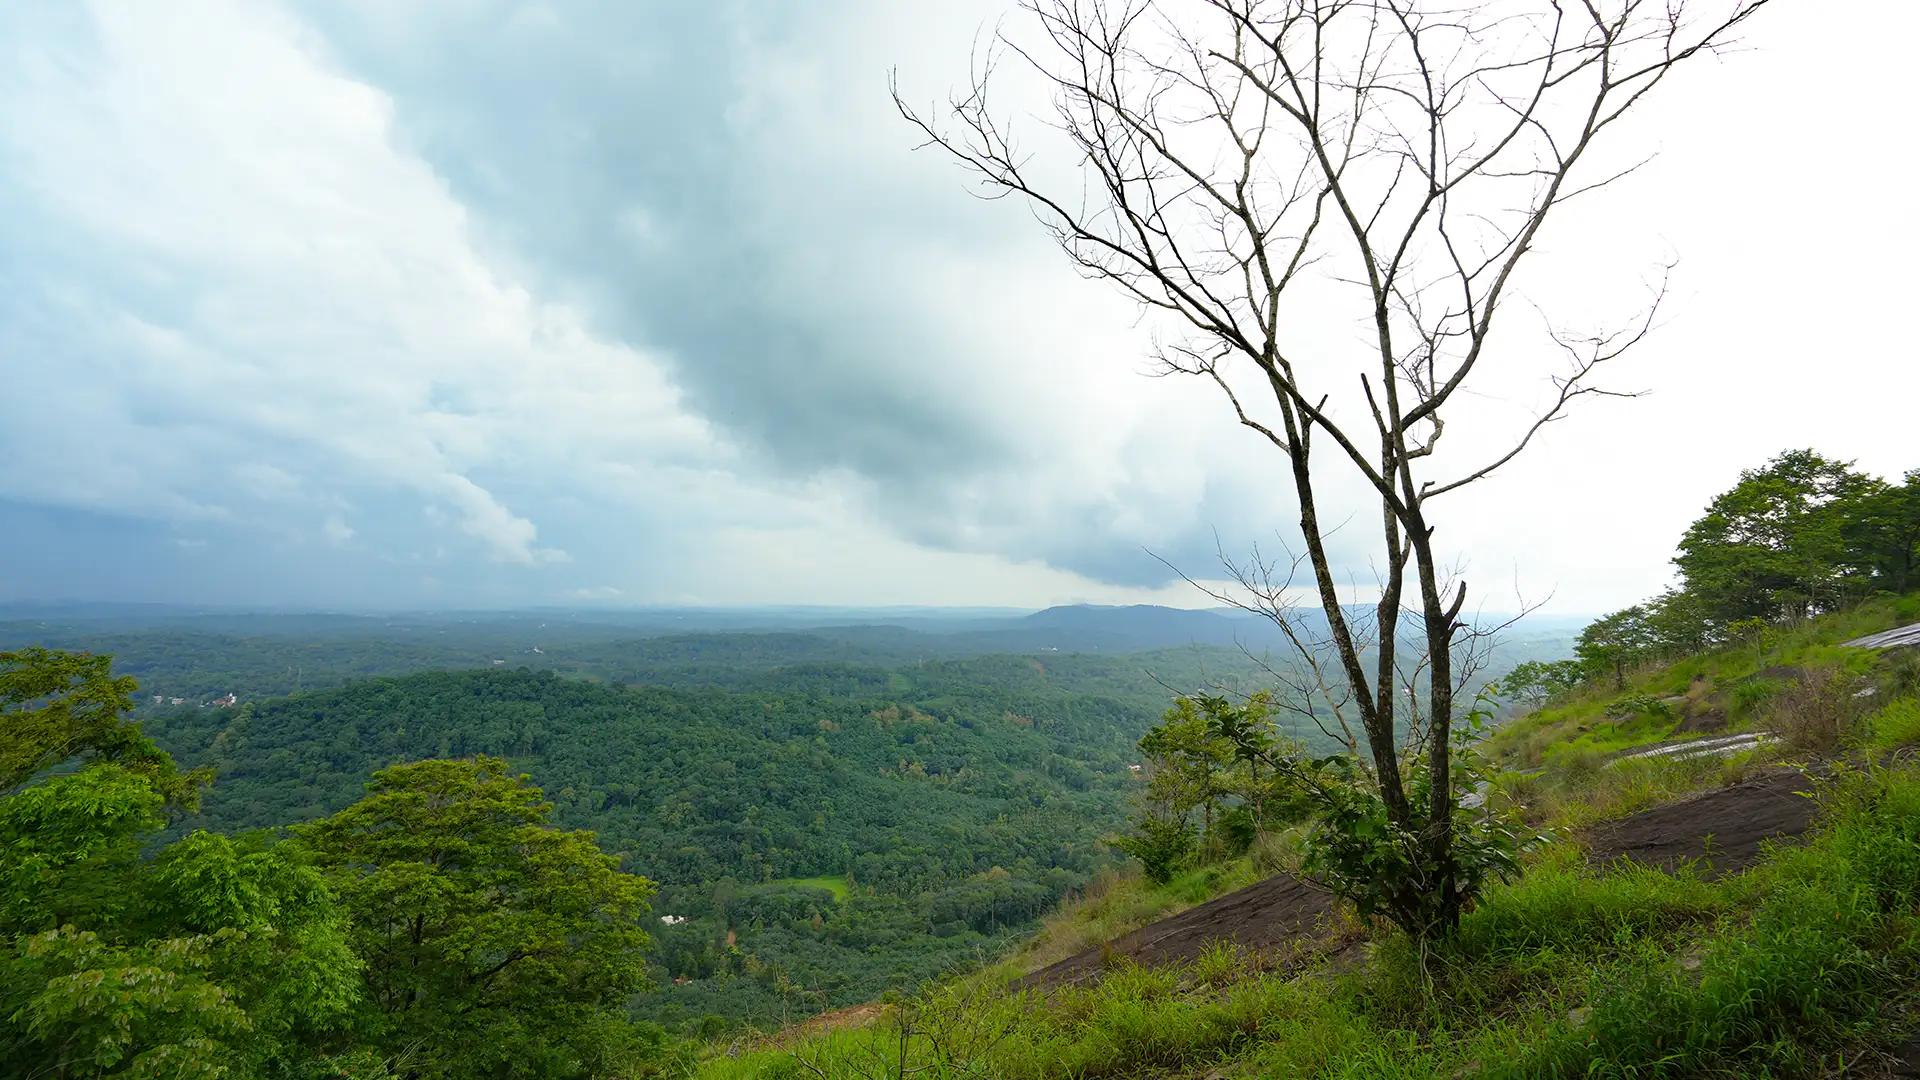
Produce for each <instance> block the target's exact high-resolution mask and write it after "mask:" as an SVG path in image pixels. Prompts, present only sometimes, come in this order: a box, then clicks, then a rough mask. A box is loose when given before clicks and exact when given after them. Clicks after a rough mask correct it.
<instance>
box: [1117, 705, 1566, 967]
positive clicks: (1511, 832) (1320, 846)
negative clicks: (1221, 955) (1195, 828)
mask: <svg viewBox="0 0 1920 1080" xmlns="http://www.w3.org/2000/svg"><path fill="white" fill-rule="evenodd" d="M1482 704H1483V705H1484V702H1482ZM1272 716H1273V705H1272V702H1271V700H1270V699H1269V698H1268V697H1267V696H1266V695H1264V694H1255V695H1252V696H1251V697H1249V699H1248V700H1246V701H1244V702H1233V701H1229V700H1227V699H1225V698H1221V697H1217V696H1208V695H1198V696H1193V697H1187V698H1182V699H1181V700H1180V701H1179V702H1178V703H1176V705H1175V706H1174V708H1173V709H1171V710H1169V711H1168V713H1167V716H1166V719H1165V721H1163V723H1162V725H1161V726H1160V727H1158V728H1155V729H1154V732H1153V733H1150V734H1149V735H1148V737H1147V738H1146V739H1143V740H1142V741H1141V745H1142V747H1143V748H1146V747H1147V746H1148V745H1149V744H1150V743H1151V745H1153V746H1155V747H1161V748H1177V752H1178V753H1180V754H1182V755H1185V756H1200V757H1202V758H1203V760H1205V761H1212V760H1215V759H1216V758H1219V757H1224V758H1225V759H1227V760H1228V761H1230V762H1231V763H1232V764H1233V766H1234V767H1235V768H1238V769H1243V770H1244V772H1242V773H1240V774H1239V775H1238V776H1237V777H1235V779H1234V781H1232V782H1230V783H1229V785H1228V787H1229V788H1230V790H1233V791H1234V792H1235V793H1236V795H1238V796H1239V798H1240V800H1241V801H1240V803H1239V805H1238V806H1236V807H1235V809H1236V810H1242V811H1244V812H1246V813H1247V814H1248V816H1249V819H1250V821H1251V823H1252V826H1253V829H1255V830H1257V829H1259V828H1262V827H1267V826H1269V825H1273V824H1280V823H1292V822H1296V821H1299V820H1301V819H1303V818H1308V819H1311V821H1312V828H1311V831H1310V832H1309V833H1308V836H1307V855H1306V859H1305V861H1304V869H1305V870H1306V872H1307V873H1308V874H1309V875H1310V876H1312V877H1315V878H1317V879H1318V880H1320V881H1321V882H1322V883H1324V884H1325V885H1327V886H1328V887H1329V888H1331V889H1332V890H1333V891H1334V892H1336V893H1338V894H1339V895H1341V896H1343V897H1345V898H1347V899H1348V900H1350V901H1351V902H1352V903H1353V904H1354V905H1355V906H1356V907H1357V908H1358V909H1359V910H1360V912H1361V913H1362V914H1366V915H1383V916H1386V917H1389V918H1391V919H1393V920H1394V921H1395V922H1396V923H1397V924H1399V925H1400V926H1402V927H1405V928H1408V929H1409V930H1419V931H1427V932H1432V931H1435V930H1437V929H1438V928H1439V926H1440V925H1441V923H1442V921H1443V920H1444V918H1445V910H1446V908H1447V906H1448V901H1449V900H1452V901H1453V902H1454V903H1460V902H1464V901H1466V900H1469V899H1471V898H1472V897H1473V896H1475V895H1477V894H1478V893H1479V891H1480V889H1481V888H1482V887H1484V885H1485V884H1486V882H1487V881H1488V880H1490V879H1492V878H1505V877H1510V876H1512V875H1513V874H1515V873H1517V872H1518V868H1519V861H1518V860H1519V855H1520V852H1521V850H1522V849H1523V848H1524V847H1525V846H1526V845H1527V844H1529V843H1531V842H1533V840H1534V839H1535V838H1534V837H1531V836H1529V835H1527V834H1526V833H1525V832H1524V831H1523V830H1522V829H1521V828H1520V826H1519V823H1518V821H1517V820H1516V819H1514V818H1513V817H1511V816H1508V815H1503V814H1499V813H1495V812H1493V811H1492V810H1490V809H1487V808H1485V807H1482V808H1480V809H1478V810H1476V811H1474V812H1472V813H1463V814H1461V815H1460V816H1459V817H1458V818H1457V820H1456V823H1455V825H1456V828H1457V829H1458V836H1457V852H1458V854H1457V856H1456V857H1457V859H1458V866H1457V874H1456V875H1455V877H1454V878H1453V881H1454V888H1455V889H1457V890H1458V892H1457V894H1456V895H1455V896H1454V897H1451V898H1448V897H1444V896H1441V895H1439V894H1438V892H1437V890H1436V888H1435V882H1433V881H1432V880H1430V879H1429V878H1427V877H1426V876H1425V872H1424V871H1423V870H1422V867H1423V866H1425V865H1426V864H1425V861H1424V855H1423V848H1422V846H1421V836H1420V832H1419V829H1418V828H1417V827H1416V828H1412V829H1408V828H1402V827H1401V826H1399V825H1396V824H1395V823H1394V820H1393V818H1392V817H1391V815H1389V814H1388V813H1387V807H1386V803H1385V800H1384V799H1383V798H1382V797H1381V795H1380V786H1379V784H1378V783H1377V782H1375V780H1374V779H1373V778H1372V777H1370V776H1367V775H1366V773H1365V771H1364V770H1365V764H1364V762H1363V761H1362V760H1361V759H1359V758H1357V757H1355V756H1353V755H1352V754H1345V753H1340V754H1333V755H1329V756H1326V757H1318V758H1316V757H1312V756H1310V755H1309V754H1308V753H1307V752H1306V750H1305V748H1304V747H1302V746H1301V745H1300V744H1299V743H1298V742H1295V741H1293V740H1290V739H1284V738H1280V737H1277V736H1276V734H1275V732H1274V730H1273V719H1272ZM1488 717H1489V713H1488V712H1487V711H1486V709H1485V708H1476V709H1475V710H1474V711H1473V712H1472V713H1470V714H1469V715H1468V716H1467V717H1465V718H1463V720H1462V721H1461V722H1460V723H1458V724H1457V725H1456V726H1455V728H1454V731H1453V736H1452V737H1453V738H1454V740H1455V745H1454V747H1453V753H1452V755H1451V760H1452V762H1453V765H1452V767H1453V769H1454V770H1455V773H1454V777H1453V781H1454V783H1455V785H1456V786H1459V787H1461V789H1462V790H1471V789H1472V788H1474V787H1475V786H1477V785H1478V784H1480V783H1481V782H1482V780H1484V778H1485V772H1486V769H1485V767H1484V763H1483V762H1482V760H1481V758H1480V756H1479V754H1478V753H1477V751H1476V750H1475V746H1474V744H1475V741H1476V740H1477V739H1478V738H1479V737H1480V736H1481V735H1482V734H1484V732H1485V730H1486V724H1487V721H1488ZM1425 762H1426V759H1425V758H1424V757H1422V756H1419V755H1411V756H1409V757H1408V758H1407V759H1406V761H1405V768H1406V775H1405V776H1404V777H1403V778H1402V779H1403V780H1404V781H1405V782H1406V784H1407V788H1408V790H1409V791H1413V792H1416V793H1417V794H1419V795H1425V794H1427V793H1428V792H1429V791H1430V790H1431V787H1430V785H1431V780H1430V778H1429V777H1428V775H1427V773H1426V766H1425ZM1189 767H1190V768H1195V767H1196V766H1189ZM1204 790H1206V789H1203V788H1197V787H1194V786H1185V785H1179V786H1173V787H1171V788H1170V789H1169V795H1173V796H1177V797H1174V798H1169V797H1168V796H1167V795H1163V796H1161V797H1159V798H1155V797H1154V796H1153V794H1152V789H1151V787H1150V788H1149V795H1148V798H1147V800H1146V808H1145V813H1144V814H1143V816H1142V817H1141V818H1140V820H1139V821H1138V822H1136V825H1135V830H1134V832H1133V833H1132V835H1130V836H1129V837H1126V838H1124V839H1123V840H1122V844H1123V846H1124V847H1125V848H1126V849H1127V850H1128V852H1129V853H1130V854H1132V855H1134V856H1135V857H1137V858H1138V859H1140V861H1141V863H1142V866H1143V867H1144V868H1145V870H1146V872H1147V873H1148V875H1149V876H1151V877H1154V878H1155V879H1156V880H1162V881H1164V880H1166V879H1167V878H1168V877H1170V876H1171V874H1172V872H1173V871H1174V870H1177V869H1179V867H1180V866H1181V865H1183V862H1182V860H1183V859H1184V858H1185V857H1189V853H1190V852H1191V849H1192V838H1191V830H1192V825H1191V824H1190V823H1189V821H1188V820H1187V819H1186V818H1184V817H1182V816H1179V814H1178V813H1177V812H1176V811H1175V808H1177V807H1179V806H1181V805H1188V810H1189V812H1190V811H1191V806H1192V805H1198V803H1197V802H1194V801H1193V800H1195V799H1196V798H1197V797H1198V796H1199V795H1200V794H1201V793H1202V792H1204ZM1415 805H1424V802H1418V801H1417V802H1416V804H1415ZM1183 842H1184V844H1185V845H1186V846H1185V847H1183V846H1182V845H1183Z"/></svg>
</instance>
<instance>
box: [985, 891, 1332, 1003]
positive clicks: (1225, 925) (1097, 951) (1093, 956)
mask: <svg viewBox="0 0 1920 1080" xmlns="http://www.w3.org/2000/svg"><path fill="white" fill-rule="evenodd" d="M1333 914H1334V909H1333V894H1332V893H1330V892H1328V891H1327V890H1325V889H1323V888H1321V887H1320V886H1318V885H1314V884H1311V883H1309V882H1305V881H1301V880H1300V879H1299V878H1296V877H1293V876H1291V875H1288V874H1280V875H1278V876H1275V877H1270V878H1268V879H1267V880H1265V881H1262V882H1260V883H1259V884H1257V885H1249V886H1247V887H1246V888H1244V889H1241V890H1239V891H1237V892H1230V893H1228V894H1227V895H1225V896H1222V897H1219V898H1217V899H1214V900H1209V901H1207V902H1206V903H1204V904H1201V905H1199V906H1198V907H1192V908H1188V909H1187V910H1185V911H1183V912H1181V913H1179V914H1178V915H1173V916H1170V917H1168V918H1165V919H1161V920H1160V921H1159V922H1156V923H1151V924H1149V925H1147V926H1143V927H1141V928H1140V929H1138V930H1135V931H1133V932H1132V933H1130V934H1126V935H1124V936H1122V937H1119V938H1116V939H1114V940H1113V941H1110V942H1108V943H1107V944H1105V945H1101V946H1096V947H1095V948H1091V949H1088V950H1086V951H1085V952H1081V953H1077V954H1075V955H1073V956H1069V957H1067V958H1066V959H1065V960H1062V961H1060V962H1058V963H1056V964H1052V965H1049V966H1047V967H1044V968H1041V969H1040V970H1038V971H1035V972H1033V973H1031V974H1029V975H1027V976H1026V977H1024V978H1023V979H1021V980H1020V985H1022V986H1065V985H1071V984H1074V983H1082V982H1087V981H1089V980H1092V979H1096V978H1098V977H1099V976H1100V974H1101V972H1103V971H1105V970H1106V969H1107V968H1108V967H1110V966H1112V964H1113V963H1115V962H1116V961H1119V960H1121V959H1126V960H1131V961H1133V962H1134V963H1136V964H1142V965H1153V964H1169V963H1174V962H1177V961H1183V960H1192V959H1194V958H1195V957H1197V956H1199V955H1200V953H1201V951H1202V950H1204V949H1205V948H1206V947H1207V946H1208V945H1210V944H1212V943H1213V942H1216V941H1223V940H1224V941H1231V942H1233V943H1234V944H1236V945H1239V946H1240V947H1242V948H1245V949H1250V950H1256V951H1258V950H1270V949H1277V948H1293V947H1298V946H1299V945H1301V944H1303V943H1305V942H1308V941H1312V940H1314V939H1316V938H1321V937H1325V936H1326V935H1325V934H1324V930H1325V927H1326V924H1327V923H1328V921H1329V919H1330V918H1331V917H1332V916H1333Z"/></svg>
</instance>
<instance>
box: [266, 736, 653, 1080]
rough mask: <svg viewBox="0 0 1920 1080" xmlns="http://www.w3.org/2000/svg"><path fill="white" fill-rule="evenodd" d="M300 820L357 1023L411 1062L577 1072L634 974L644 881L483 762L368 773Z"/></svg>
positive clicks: (619, 1045)
mask: <svg viewBox="0 0 1920 1080" xmlns="http://www.w3.org/2000/svg"><path fill="white" fill-rule="evenodd" d="M367 791H368V794H367V796H366V797H365V798H363V799H361V800H360V801H359V802H357V803H355V804H353V805H352V806H350V807H347V808H346V809H345V810H342V811H340V812H339V813H338V814H335V815H333V816H332V817H329V818H326V819H324V820H322V821H319V822H317V823H314V824H312V825H310V826H307V827H306V828H304V829H302V830H300V833H299V836H300V840H301V842H302V843H303V845H304V846H305V847H307V848H308V849H309V850H311V851H312V852H313V853H314V855H315V857H316V861H317V863H318V864H319V865H320V866H321V867H323V868H324V869H325V870H326V871H327V875H328V879H329V880H330V881H331V882H332V884H333V886H334V888H335V890H336V891H337V894H338V897H339V903H340V905H341V907H342V908H343V910H344V911H345V912H346V914H347V916H348V918H349V919H350V921H351V925H352V928H353V929H352V936H351V940H352V944H353V947H354V951H355V952H356V953H357V954H358V955H359V956H360V957H361V958H362V960H363V962H364V964H365V967H366V988H367V993H366V995H365V1003H366V1006H367V1010H366V1011H367V1012H368V1014H369V1017H368V1023H367V1024H366V1031H367V1034H368V1037H369V1038H370V1039H372V1040H373V1041H374V1042H375V1043H376V1044H377V1045H378V1046H380V1047H381V1048H382V1050H383V1051H384V1052H385V1053H386V1054H387V1055H388V1056H389V1057H390V1058H391V1059H393V1060H396V1061H404V1062H406V1063H408V1069H407V1071H408V1072H409V1073H411V1074H413V1075H419V1076H448V1077H478V1076H591V1075H600V1074H603V1073H604V1072H605V1071H606V1070H607V1067H608V1065H609V1064H611V1063H614V1062H617V1061H618V1060H619V1059H620V1057H621V1056H622V1054H624V1053H625V1052H627V1047H626V1046H625V1045H624V1044H623V1042H622V1041H621V1036H622V1034H623V1033H622V1031H621V1029H620V1025H618V1024H612V1023H609V1022H608V1016H609V1014H616V1015H617V1014H618V1012H619V1011H620V1010H621V1009H622V1008H623V1006H624V1005H625V1003H626V1001H627V999H628V998H629V997H631V996H632V995H633V994H634V993H636V992H637V991H639V990H640V989H641V988H642V987H644V986H645V985H646V981H647V980H646V969H645V962H644V959H643V950H644V949H645V948H646V946H647V943H648V938H647V935H646V932H645V931H644V930H642V929H641V922H640V920H641V919H642V917H644V916H645V915H646V913H647V911H648V907H647V899H648V897H649V896H651V895H652V893H653V883H652V882H649V881H647V880H646V879H644V878H640V877H635V876H632V875H629V874H625V873H622V872H621V871H620V868H619V860H618V859H616V858H614V857H613V856H611V855H607V854H605V853H604V852H602V851H601V850H600V849H599V847H598V846H597V845H596V844H595V842H594V837H593V834H592V833H589V832H583V831H574V832H568V831H562V830H560V829H556V828H554V827H552V826H551V824H550V823H549V820H548V819H549V818H550V817H551V815H552V812H553V807H552V805H551V804H550V803H548V802H547V801H546V800H545V799H544V798H543V797H542V795H541V792H540V789H539V788H537V787H535V786H533V784H532V783H531V782H530V781H529V780H528V778H527V777H526V776H524V775H514V774H512V773H511V772H509V771H508V769H507V765H506V762H504V761H502V760H500V759H499V758H492V757H476V758H472V759H468V760H461V761H420V762H415V763H411V764H407V765H396V766H393V767H391V768H387V769H382V770H381V771H379V772H377V773H375V774H374V775H373V780H372V782H371V783H370V784H369V785H368V788H367Z"/></svg>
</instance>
